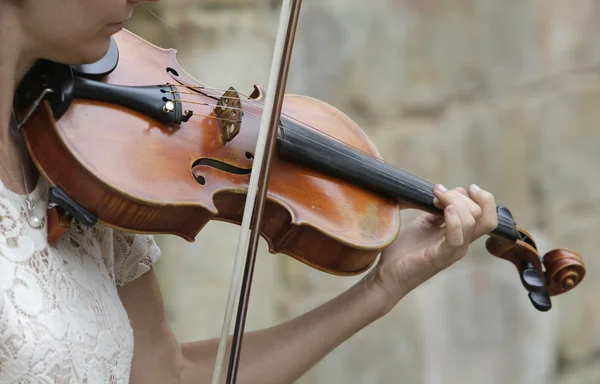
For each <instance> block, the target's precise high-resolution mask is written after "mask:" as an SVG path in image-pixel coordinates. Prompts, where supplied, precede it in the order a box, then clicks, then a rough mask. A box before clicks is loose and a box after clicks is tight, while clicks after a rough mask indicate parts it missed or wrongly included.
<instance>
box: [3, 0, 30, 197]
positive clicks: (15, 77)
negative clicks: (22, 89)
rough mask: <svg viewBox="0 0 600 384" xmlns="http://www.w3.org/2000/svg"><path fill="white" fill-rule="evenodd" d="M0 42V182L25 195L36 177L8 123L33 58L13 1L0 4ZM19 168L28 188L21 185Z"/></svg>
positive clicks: (27, 157) (28, 159)
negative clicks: (14, 99) (19, 87)
mask: <svg viewBox="0 0 600 384" xmlns="http://www.w3.org/2000/svg"><path fill="white" fill-rule="evenodd" d="M0 41H1V42H2V43H0V163H1V165H2V166H0V180H1V181H2V182H3V184H4V185H5V186H6V187H7V188H9V189H11V190H13V191H15V192H18V193H25V190H26V189H29V190H31V189H32V188H33V187H34V184H35V181H36V180H37V174H36V171H35V168H34V167H33V165H32V163H31V160H30V158H29V156H27V153H26V151H25V150H24V148H22V147H21V145H20V144H19V142H20V141H18V140H15V138H14V137H13V135H12V134H11V132H10V120H11V116H12V105H13V97H14V93H15V90H16V88H17V86H18V85H19V83H20V81H21V79H23V77H24V76H25V74H26V73H27V71H28V70H29V68H31V66H32V65H33V64H34V63H35V58H34V56H33V55H31V54H29V53H30V52H33V50H30V49H28V45H27V39H26V38H25V34H24V33H23V31H22V28H21V25H20V23H19V14H18V10H17V8H16V6H15V5H14V2H10V1H9V2H6V1H0ZM21 159H22V160H23V165H22V164H21ZM22 167H24V168H25V173H26V176H25V178H26V181H27V183H28V185H27V187H29V188H26V187H25V185H23V184H24V183H23V180H22ZM15 177H16V180H15Z"/></svg>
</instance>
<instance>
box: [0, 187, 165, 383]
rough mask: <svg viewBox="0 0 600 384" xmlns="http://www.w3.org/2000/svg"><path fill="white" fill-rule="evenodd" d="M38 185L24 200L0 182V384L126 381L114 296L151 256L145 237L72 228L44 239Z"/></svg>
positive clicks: (127, 331) (122, 319)
mask: <svg viewBox="0 0 600 384" xmlns="http://www.w3.org/2000/svg"><path fill="white" fill-rule="evenodd" d="M46 191H47V186H46V182H45V181H43V180H40V182H38V184H37V186H36V189H35V191H34V192H33V196H32V197H33V198H34V199H35V204H36V211H37V214H38V216H39V217H42V218H43V220H42V222H43V225H42V227H41V228H39V229H34V228H32V227H30V226H29V224H28V222H27V221H26V220H25V212H26V210H25V199H24V196H21V195H17V194H15V193H13V192H12V191H10V190H8V189H6V188H5V187H4V185H2V183H1V182H0V383H2V384H13V383H15V384H16V383H19V384H21V383H87V384H92V383H94V384H95V383H106V384H117V383H128V382H129V373H130V367H131V358H132V354H133V332H132V329H131V326H130V324H129V320H128V317H127V313H126V312H125V309H124V308H123V305H122V303H121V301H120V300H119V296H118V294H117V286H118V285H124V284H126V283H128V282H130V281H132V280H134V279H135V278H137V277H138V276H140V275H142V274H143V273H144V272H146V271H148V270H149V267H150V266H151V265H152V263H154V262H155V261H156V260H157V259H158V257H159V249H158V247H157V246H156V244H155V243H154V241H153V238H152V236H145V235H130V234H124V233H122V232H120V231H116V230H112V229H110V228H107V227H103V226H97V227H96V228H93V229H87V228H86V227H83V226H79V225H74V226H73V227H71V229H70V230H69V232H67V234H65V236H64V237H63V238H62V240H61V241H60V242H59V243H58V244H57V246H56V247H49V246H48V244H47V242H46V240H47V235H46V233H47V232H46V231H47V228H46V224H47V223H46V214H45V213H46V207H47V192H46Z"/></svg>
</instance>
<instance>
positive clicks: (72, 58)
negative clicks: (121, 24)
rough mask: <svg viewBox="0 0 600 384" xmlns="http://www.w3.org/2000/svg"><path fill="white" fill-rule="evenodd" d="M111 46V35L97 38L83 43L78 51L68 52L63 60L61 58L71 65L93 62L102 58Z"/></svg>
mask: <svg viewBox="0 0 600 384" xmlns="http://www.w3.org/2000/svg"><path fill="white" fill-rule="evenodd" d="M109 48H110V37H106V38H104V39H96V40H95V41H93V42H87V43H82V44H81V48H80V49H79V50H77V51H74V52H71V53H70V54H67V55H65V56H67V57H65V58H64V59H63V60H59V61H61V62H63V63H65V64H69V65H82V64H93V63H95V62H97V61H98V60H100V59H102V58H103V57H104V56H105V55H106V53H107V52H108V50H109Z"/></svg>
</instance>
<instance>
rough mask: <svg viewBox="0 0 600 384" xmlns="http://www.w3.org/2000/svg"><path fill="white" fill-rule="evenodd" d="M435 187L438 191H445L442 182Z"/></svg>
mask: <svg viewBox="0 0 600 384" xmlns="http://www.w3.org/2000/svg"><path fill="white" fill-rule="evenodd" d="M437 189H438V191H440V192H446V191H447V189H446V187H444V186H443V185H442V184H438V185H437Z"/></svg>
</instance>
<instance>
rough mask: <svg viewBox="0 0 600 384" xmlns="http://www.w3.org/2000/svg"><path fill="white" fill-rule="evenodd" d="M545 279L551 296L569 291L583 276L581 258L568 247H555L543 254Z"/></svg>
mask: <svg viewBox="0 0 600 384" xmlns="http://www.w3.org/2000/svg"><path fill="white" fill-rule="evenodd" d="M543 260H544V267H545V268H546V280H547V281H548V289H549V293H550V295H551V296H553V295H559V294H561V293H564V292H567V291H570V290H571V289H573V288H575V287H576V286H577V285H579V283H581V281H582V280H583V278H584V276H585V265H584V263H583V258H582V257H581V256H580V255H579V254H578V253H577V252H575V251H572V250H570V249H555V250H552V251H550V252H548V253H546V254H545V255H544V259H543Z"/></svg>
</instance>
